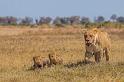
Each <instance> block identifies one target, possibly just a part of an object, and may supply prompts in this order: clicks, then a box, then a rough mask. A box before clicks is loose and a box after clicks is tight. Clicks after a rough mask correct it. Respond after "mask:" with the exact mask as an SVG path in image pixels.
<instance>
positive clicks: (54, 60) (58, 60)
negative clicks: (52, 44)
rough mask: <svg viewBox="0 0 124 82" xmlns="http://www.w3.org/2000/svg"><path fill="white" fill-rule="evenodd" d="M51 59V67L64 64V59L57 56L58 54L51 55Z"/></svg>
mask: <svg viewBox="0 0 124 82" xmlns="http://www.w3.org/2000/svg"><path fill="white" fill-rule="evenodd" d="M49 59H50V65H56V64H62V63H63V59H62V58H61V57H60V56H59V55H57V54H56V53H50V54H49Z"/></svg>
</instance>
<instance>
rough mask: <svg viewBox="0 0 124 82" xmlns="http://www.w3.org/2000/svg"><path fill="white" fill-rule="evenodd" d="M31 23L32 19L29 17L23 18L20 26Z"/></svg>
mask: <svg viewBox="0 0 124 82" xmlns="http://www.w3.org/2000/svg"><path fill="white" fill-rule="evenodd" d="M32 23H33V18H31V17H25V18H23V19H21V22H20V24H24V25H30V24H32Z"/></svg>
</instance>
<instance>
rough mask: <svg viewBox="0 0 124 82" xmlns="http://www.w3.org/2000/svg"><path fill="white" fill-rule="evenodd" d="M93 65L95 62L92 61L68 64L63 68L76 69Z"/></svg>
mask: <svg viewBox="0 0 124 82" xmlns="http://www.w3.org/2000/svg"><path fill="white" fill-rule="evenodd" d="M88 64H90V65H93V64H95V62H92V61H78V62H76V63H70V64H66V65H64V66H65V67H68V68H71V67H78V66H84V65H88Z"/></svg>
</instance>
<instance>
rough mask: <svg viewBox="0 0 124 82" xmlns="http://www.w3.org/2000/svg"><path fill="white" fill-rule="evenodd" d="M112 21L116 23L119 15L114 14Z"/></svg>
mask: <svg viewBox="0 0 124 82" xmlns="http://www.w3.org/2000/svg"><path fill="white" fill-rule="evenodd" d="M110 19H111V20H112V21H113V22H116V19H117V15H116V14H113V15H112V16H111V17H110Z"/></svg>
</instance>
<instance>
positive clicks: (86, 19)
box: [80, 17, 90, 24]
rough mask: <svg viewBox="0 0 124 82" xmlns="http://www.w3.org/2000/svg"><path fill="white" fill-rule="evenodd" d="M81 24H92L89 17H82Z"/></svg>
mask: <svg viewBox="0 0 124 82" xmlns="http://www.w3.org/2000/svg"><path fill="white" fill-rule="evenodd" d="M80 22H81V24H87V23H89V22H90V19H89V18H88V17H82V18H81V21H80Z"/></svg>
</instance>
